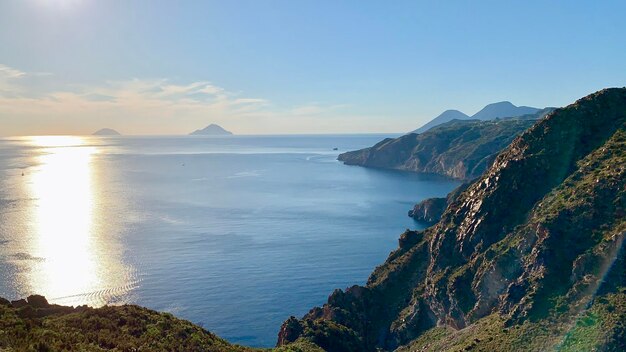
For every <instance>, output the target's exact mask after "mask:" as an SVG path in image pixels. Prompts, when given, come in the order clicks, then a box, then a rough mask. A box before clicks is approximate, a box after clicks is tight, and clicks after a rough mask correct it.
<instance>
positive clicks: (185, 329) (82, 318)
mask: <svg viewBox="0 0 626 352" xmlns="http://www.w3.org/2000/svg"><path fill="white" fill-rule="evenodd" d="M274 350H275V351H278V352H315V351H321V349H319V347H317V346H315V345H313V344H311V343H309V342H305V341H302V342H300V341H299V342H297V343H295V344H293V345H291V346H286V347H281V348H279V349H274ZM0 351H6V352H8V351H33V352H47V351H94V352H95V351H128V352H130V351H181V352H187V351H208V352H211V351H216V352H217V351H223V352H252V351H263V350H262V349H254V348H249V347H243V346H238V345H233V344H230V343H228V342H227V341H225V340H223V339H221V338H219V337H217V336H216V335H214V334H212V333H210V332H208V331H206V330H204V329H202V328H201V327H199V326H197V325H194V324H192V323H191V322H189V321H186V320H182V319H178V318H175V317H174V316H172V315H171V314H169V313H159V312H156V311H153V310H150V309H146V308H142V307H139V306H135V305H124V306H114V307H106V306H105V307H102V308H90V307H86V306H82V307H77V308H72V307H64V306H58V305H50V304H48V303H47V302H46V300H45V298H44V297H41V296H30V297H29V298H28V300H27V301H26V300H21V301H16V302H13V304H12V303H11V302H9V301H7V300H5V299H0Z"/></svg>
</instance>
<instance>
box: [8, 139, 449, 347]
mask: <svg viewBox="0 0 626 352" xmlns="http://www.w3.org/2000/svg"><path fill="white" fill-rule="evenodd" d="M385 137H388V136H385V135H332V136H331V135H325V136H232V137H23V138H5V139H0V296H4V297H7V298H10V299H15V298H18V297H24V296H26V295H28V294H31V293H40V294H44V295H46V296H47V297H48V298H49V299H50V300H51V301H53V302H55V303H60V304H71V305H78V304H90V305H96V306H99V305H103V304H121V303H134V304H139V305H143V306H147V307H149V308H153V309H157V310H163V311H169V312H172V313H174V314H175V315H177V316H179V317H182V318H185V319H188V320H190V321H192V322H194V323H198V324H201V325H202V326H204V327H205V328H206V329H208V330H211V331H213V332H215V333H217V334H218V335H220V336H222V337H224V338H226V339H228V340H230V341H232V342H235V343H241V344H246V345H252V346H260V347H268V346H273V345H274V344H275V342H276V335H277V333H278V329H279V327H280V324H281V323H282V322H283V321H284V320H285V319H286V318H288V317H289V316H290V315H295V316H302V315H303V314H305V313H306V312H307V311H308V310H309V309H310V308H311V307H313V306H316V305H321V304H323V303H324V302H325V300H326V298H327V297H328V295H329V294H330V293H331V292H332V290H333V289H335V288H345V287H348V286H351V285H354V284H364V283H365V281H366V279H367V277H368V275H369V273H370V272H371V271H372V269H374V267H375V266H376V265H378V264H381V263H382V262H383V261H384V260H385V258H386V257H387V255H388V254H389V252H390V251H391V250H392V249H394V248H395V247H396V246H397V238H398V236H399V234H400V233H401V232H402V231H404V230H405V229H406V228H418V227H419V224H417V223H415V222H413V220H412V219H410V218H409V217H407V215H406V214H407V211H408V210H409V209H410V208H411V207H412V205H413V204H414V203H415V202H417V201H420V200H422V199H424V198H427V197H433V196H444V195H445V194H447V193H448V192H449V191H451V190H452V189H453V188H454V187H455V186H456V185H457V182H454V181H450V180H446V179H442V178H438V177H434V176H424V175H416V174H410V173H403V172H394V171H384V170H375V169H366V168H361V167H355V166H345V165H343V164H341V163H340V162H338V161H336V157H337V155H338V154H339V153H340V152H343V151H347V150H354V149H359V148H363V147H366V146H370V145H372V144H374V143H376V142H378V141H380V140H381V139H383V138H385ZM333 148H338V150H337V151H334V150H333Z"/></svg>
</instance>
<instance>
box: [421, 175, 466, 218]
mask: <svg viewBox="0 0 626 352" xmlns="http://www.w3.org/2000/svg"><path fill="white" fill-rule="evenodd" d="M470 185H471V182H466V183H463V184H461V185H460V186H459V187H457V188H455V189H454V190H453V191H452V192H450V193H448V195H447V196H446V197H445V198H427V199H424V200H423V201H421V202H419V203H417V204H415V206H414V207H413V209H411V210H409V216H410V217H412V218H413V219H415V220H417V221H419V222H423V223H426V224H433V223H436V222H437V221H439V219H441V216H442V215H443V212H444V211H446V208H447V207H448V205H449V204H451V203H452V202H454V201H455V200H456V198H457V197H458V196H459V195H461V193H463V191H465V189H467V187H469V186H470Z"/></svg>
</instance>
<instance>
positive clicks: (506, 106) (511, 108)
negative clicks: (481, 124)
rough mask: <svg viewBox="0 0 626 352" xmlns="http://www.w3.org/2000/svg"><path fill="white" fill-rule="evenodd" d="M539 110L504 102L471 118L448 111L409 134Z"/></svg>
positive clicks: (452, 110) (457, 112)
mask: <svg viewBox="0 0 626 352" xmlns="http://www.w3.org/2000/svg"><path fill="white" fill-rule="evenodd" d="M539 110H540V109H537V108H533V107H530V106H516V105H515V104H513V103H511V102H510V101H506V100H505V101H499V102H496V103H491V104H488V105H486V106H485V107H484V108H482V109H481V110H480V111H479V112H477V113H475V114H474V115H472V116H468V115H467V114H465V113H463V112H461V111H459V110H454V109H449V110H446V111H444V112H442V113H441V114H440V115H439V116H437V117H435V118H434V119H432V120H430V121H429V122H427V123H426V124H424V125H423V126H422V127H420V128H418V129H416V130H415V131H412V132H411V133H424V132H426V131H428V130H429V129H431V128H433V127H435V126H439V125H441V124H442V123H446V122H449V121H452V120H470V119H477V120H493V119H495V118H504V117H519V116H523V115H532V114H535V113H537V112H538V111H539Z"/></svg>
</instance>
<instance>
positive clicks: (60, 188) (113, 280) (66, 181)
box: [28, 136, 127, 305]
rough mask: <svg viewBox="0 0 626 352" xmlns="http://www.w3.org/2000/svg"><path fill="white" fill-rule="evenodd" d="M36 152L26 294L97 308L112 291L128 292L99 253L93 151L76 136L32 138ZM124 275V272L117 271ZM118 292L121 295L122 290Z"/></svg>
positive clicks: (114, 268) (113, 263)
mask: <svg viewBox="0 0 626 352" xmlns="http://www.w3.org/2000/svg"><path fill="white" fill-rule="evenodd" d="M29 142H30V143H31V144H32V146H33V147H37V148H41V149H42V151H41V154H40V155H39V156H38V158H37V160H36V162H37V166H36V168H35V170H34V172H33V173H32V174H31V175H30V176H29V178H30V179H29V182H28V184H29V186H30V187H29V191H30V193H31V197H32V199H34V200H35V202H34V204H33V206H32V209H31V211H32V212H31V215H30V224H31V226H32V229H31V231H32V234H33V241H32V242H31V243H32V248H31V251H30V252H31V254H30V255H31V257H32V258H37V259H38V260H37V264H36V265H35V267H34V268H33V270H32V271H31V272H30V274H29V278H28V281H29V282H30V290H29V291H31V292H33V293H40V294H44V295H46V296H47V297H49V298H50V299H51V300H52V301H56V302H59V303H63V304H70V305H75V304H82V303H85V302H89V304H90V305H102V304H106V303H109V301H110V300H111V297H110V294H109V295H107V293H114V291H116V290H112V289H106V288H107V287H127V285H126V283H125V282H124V275H118V274H119V273H120V272H119V271H120V269H123V268H121V267H120V264H119V263H117V262H116V261H115V258H112V257H113V256H110V255H107V254H106V252H107V251H106V248H101V243H102V242H101V241H99V237H100V236H106V234H99V233H97V231H96V228H97V226H96V225H97V224H96V223H97V221H98V219H99V218H100V216H99V215H101V214H99V209H98V204H97V202H96V200H97V199H96V198H97V195H98V193H97V192H96V189H95V188H96V187H97V185H96V182H95V181H94V162H93V158H94V156H95V155H96V154H97V153H98V148H97V147H95V146H89V145H86V143H85V140H84V139H83V138H81V137H65V136H54V137H50V136H46V137H31V139H30V141H29ZM122 272H123V270H122ZM122 291H123V290H122Z"/></svg>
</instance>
